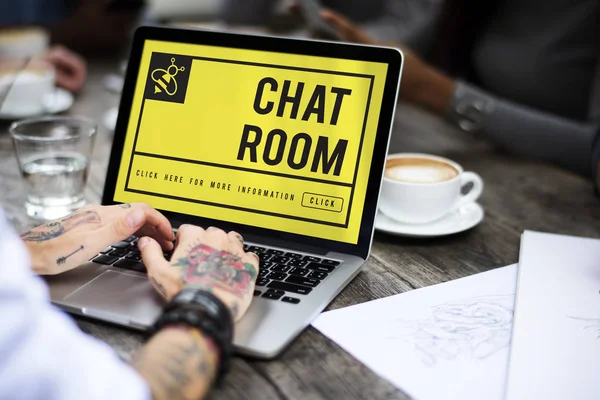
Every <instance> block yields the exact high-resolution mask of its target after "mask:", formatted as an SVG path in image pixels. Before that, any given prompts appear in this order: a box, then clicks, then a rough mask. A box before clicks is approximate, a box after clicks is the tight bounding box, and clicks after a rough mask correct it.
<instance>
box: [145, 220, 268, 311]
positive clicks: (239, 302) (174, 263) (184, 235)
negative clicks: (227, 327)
mask: <svg viewBox="0 0 600 400" xmlns="http://www.w3.org/2000/svg"><path fill="white" fill-rule="evenodd" d="M243 241H244V239H243V238H242V236H241V235H240V234H239V233H236V232H229V233H225V232H224V231H222V230H220V229H217V228H214V227H210V228H208V229H206V230H204V229H202V228H200V227H197V226H193V225H182V226H181V227H179V230H178V232H177V242H176V245H175V251H174V253H173V256H172V257H171V262H170V263H169V261H167V260H165V258H164V256H163V251H162V250H161V249H160V246H159V245H158V243H157V242H156V241H155V240H154V239H151V238H148V237H143V238H141V239H140V240H139V242H138V246H139V248H140V251H141V252H142V259H143V261H144V264H145V265H146V268H147V269H148V276H149V277H150V281H151V282H152V285H153V286H154V288H155V289H156V290H157V291H158V292H159V293H160V294H161V295H162V296H163V297H164V298H165V299H167V300H171V299H172V298H173V297H174V296H175V295H176V294H177V293H179V292H180V291H181V290H182V289H184V288H186V287H192V288H199V289H203V290H207V291H209V292H211V293H212V294H214V295H215V296H217V297H218V298H219V299H220V300H221V301H222V302H223V303H224V304H225V305H226V306H228V307H229V309H230V310H231V313H232V315H233V317H234V319H235V320H236V321H237V320H239V319H240V318H241V317H242V316H243V315H244V314H245V312H246V310H248V307H249V306H250V302H251V301H252V296H253V294H254V284H255V281H256V277H257V275H258V264H259V259H258V256H257V255H256V254H254V253H245V252H244V248H243Z"/></svg>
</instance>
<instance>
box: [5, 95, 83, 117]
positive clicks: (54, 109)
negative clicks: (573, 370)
mask: <svg viewBox="0 0 600 400" xmlns="http://www.w3.org/2000/svg"><path fill="white" fill-rule="evenodd" d="M73 101H74V98H73V94H72V93H71V92H69V91H68V90H65V89H62V88H56V90H55V91H54V92H52V93H48V94H47V95H46V96H44V99H43V104H44V109H43V110H42V111H40V112H36V113H31V112H26V111H20V110H10V111H9V112H2V111H0V119H2V120H11V121H12V120H15V119H22V118H29V117H35V116H38V115H44V114H56V113H60V112H63V111H67V110H68V109H69V108H71V106H72V105H73Z"/></svg>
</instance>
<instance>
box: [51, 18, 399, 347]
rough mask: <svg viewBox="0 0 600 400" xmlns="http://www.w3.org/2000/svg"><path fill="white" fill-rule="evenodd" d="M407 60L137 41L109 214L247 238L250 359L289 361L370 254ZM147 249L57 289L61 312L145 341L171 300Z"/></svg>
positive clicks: (86, 269)
mask: <svg viewBox="0 0 600 400" xmlns="http://www.w3.org/2000/svg"><path fill="white" fill-rule="evenodd" d="M401 66H402V55H401V53H400V52H399V51H398V50H396V49H390V48H383V47H367V46H359V45H351V44H341V43H333V42H323V41H311V40H298V39H288V38H276V37H263V36H249V35H239V34H230V33H220V32H209V31H199V30H198V31H196V30H183V29H170V28H157V27H141V28H139V29H138V30H137V31H136V33H135V35H134V40H133V45H132V50H131V55H130V60H129V63H128V69H127V74H126V78H125V84H124V88H123V93H122V98H121V104H120V108H119V117H118V121H117V125H116V130H115V136H114V143H113V147H112V153H111V156H110V160H109V164H108V172H107V176H106V184H105V188H104V194H103V199H102V203H103V204H105V205H111V204H120V203H130V202H147V203H149V204H150V205H152V206H153V207H155V208H156V209H158V210H160V211H161V212H162V213H164V215H166V216H167V218H168V219H169V220H170V221H171V223H172V225H173V227H174V228H177V227H178V226H180V225H181V224H182V223H187V224H195V225H199V226H202V227H208V226H217V227H220V228H222V229H224V230H226V231H229V230H235V231H237V232H239V233H241V234H242V235H243V237H244V238H245V249H246V250H247V251H254V252H256V253H257V254H258V255H259V256H260V258H261V265H260V272H259V276H258V280H257V283H256V290H255V292H254V299H253V302H252V305H251V307H250V309H249V310H248V312H247V314H246V315H245V316H244V317H243V319H242V320H241V321H240V322H238V323H237V324H236V330H235V339H234V344H235V347H236V350H237V351H238V352H239V353H240V354H243V355H248V356H254V357H258V358H272V357H275V356H276V355H278V354H279V353H280V352H281V351H282V350H283V349H284V348H285V347H286V346H287V345H288V344H289V343H290V342H291V341H292V340H293V338H294V337H296V336H297V335H298V334H299V333H300V332H301V331H302V330H303V329H304V328H305V327H306V326H307V325H308V324H309V323H310V322H311V321H312V320H313V318H315V317H316V316H317V315H318V314H319V313H320V312H321V311H322V310H323V309H324V308H325V307H326V306H327V305H328V304H329V303H330V302H331V301H332V300H333V299H334V298H335V297H336V295H337V294H338V293H339V292H340V291H341V290H342V289H343V288H344V287H345V286H346V285H347V284H348V283H349V282H350V281H351V280H352V279H353V278H354V277H355V276H356V275H357V274H358V272H359V271H360V269H361V266H362V265H363V263H364V262H365V260H366V259H367V257H368V256H369V252H370V249H371V243H372V239H373V229H374V228H373V227H374V219H375V214H376V210H377V202H378V198H379V191H380V186H381V180H382V176H383V170H384V165H385V159H386V155H387V149H388V144H389V138H390V130H391V124H392V121H393V117H394V110H395V107H396V100H397V94H398V87H399V79H400V73H401ZM136 240H137V239H136V238H135V237H132V238H128V239H127V240H125V241H123V242H119V243H116V244H115V245H114V246H111V247H110V248H107V249H105V250H103V251H102V253H101V254H99V255H98V256H96V257H94V258H93V259H92V260H90V261H89V262H87V263H85V264H84V265H82V266H81V267H79V268H77V269H75V270H72V271H70V272H68V273H65V274H62V275H59V276H54V277H48V278H47V281H48V284H49V287H50V292H51V297H52V301H53V302H54V303H55V304H56V305H58V306H59V307H61V308H63V309H64V310H66V311H68V312H70V313H73V314H77V315H83V316H87V317H90V318H94V319H98V320H102V321H107V322H110V323H114V324H118V325H121V326H125V327H129V328H133V329H137V330H142V331H143V330H145V329H147V328H149V327H150V326H151V325H152V323H153V322H154V320H155V319H156V318H157V316H158V315H159V314H160V312H161V309H162V307H163V306H164V302H163V301H162V299H161V298H160V297H159V296H158V295H157V294H156V293H155V292H154V290H153V288H152V286H151V285H150V283H149V282H148V279H147V278H146V274H145V267H144V266H143V264H142V263H141V261H140V258H139V252H138V251H137V246H136Z"/></svg>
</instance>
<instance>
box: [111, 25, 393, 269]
mask: <svg viewBox="0 0 600 400" xmlns="http://www.w3.org/2000/svg"><path fill="white" fill-rule="evenodd" d="M147 40H156V41H165V42H174V43H190V44H200V45H206V46H219V47H229V48H239V49H249V50H259V51H267V52H277V53H288V54H300V55H309V56H317V57H328V58H341V59H349V60H359V61H371V62H379V63H385V64H387V65H388V70H387V76H386V81H385V88H384V93H383V101H382V107H381V110H380V114H379V121H378V125H377V134H376V138H375V146H374V151H373V159H372V161H371V171H370V174H369V180H368V184H367V191H366V196H365V205H364V209H363V216H362V220H361V226H360V231H359V235H358V241H357V243H356V244H351V243H345V242H339V241H335V240H328V239H321V238H316V237H311V236H305V235H300V234H296V233H289V232H282V231H278V230H272V229H265V228H258V227H254V226H248V225H243V224H237V223H231V222H227V221H217V220H213V219H209V218H203V217H197V216H192V215H187V214H180V213H176V212H172V211H166V210H159V211H161V212H162V213H163V214H165V216H167V218H169V220H171V221H172V222H178V223H182V222H185V223H190V224H196V225H200V226H204V227H207V226H218V227H219V228H222V229H224V230H227V231H228V230H235V231H237V232H239V233H240V234H242V235H243V236H244V237H246V238H248V239H250V238H252V239H254V240H256V239H258V238H260V239H261V242H263V243H265V244H273V245H281V244H283V243H293V244H295V245H297V247H298V248H302V247H304V248H310V249H313V250H314V251H319V250H320V251H324V252H327V251H334V252H338V253H342V254H352V255H356V256H359V257H361V258H363V259H366V257H367V255H368V254H369V251H370V247H371V241H372V238H373V227H374V222H375V214H376V210H377V202H378V199H379V192H380V188H381V181H382V176H383V168H384V166H385V159H386V155H387V149H388V144H389V137H390V134H391V125H392V123H393V116H394V111H395V107H396V100H397V91H398V85H399V83H400V72H401V68H402V61H403V58H402V54H401V53H400V51H398V50H396V49H391V48H385V47H367V46H359V45H351V44H341V43H334V42H322V41H312V40H298V39H290V38H280V37H272V36H252V35H242V34H234V33H224V32H214V31H203V30H187V29H174V28H163V27H149V26H143V27H140V28H138V29H137V30H136V32H135V35H134V39H133V43H132V47H131V53H130V58H129V63H128V67H127V72H126V75H125V82H124V85H123V91H122V95H121V103H120V106H119V116H118V118H117V124H116V127H115V134H114V139H113V146H112V151H111V155H110V160H109V164H108V169H107V174H106V182H105V186H104V194H103V198H102V204H104V205H113V204H120V203H119V202H116V201H114V194H115V189H116V184H117V176H118V170H119V166H120V164H121V158H122V155H123V147H124V144H125V136H126V134H127V125H128V123H129V118H130V113H131V107H132V103H133V98H134V93H135V86H136V83H137V80H138V74H139V66H140V61H141V58H142V53H143V49H144V43H145V42H146V41H147ZM255 238H256V239H255Z"/></svg>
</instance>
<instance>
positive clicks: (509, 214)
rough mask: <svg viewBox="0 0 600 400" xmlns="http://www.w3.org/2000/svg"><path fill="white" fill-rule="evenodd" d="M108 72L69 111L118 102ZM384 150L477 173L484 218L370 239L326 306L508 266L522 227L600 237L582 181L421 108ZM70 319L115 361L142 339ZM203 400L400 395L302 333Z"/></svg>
mask: <svg viewBox="0 0 600 400" xmlns="http://www.w3.org/2000/svg"><path fill="white" fill-rule="evenodd" d="M116 70H117V68H116V65H113V64H109V63H107V64H94V65H92V66H91V71H90V82H89V84H88V85H87V86H86V87H85V89H84V90H83V91H82V92H81V93H80V94H79V95H78V96H77V100H76V103H75V105H74V107H73V108H72V109H71V110H70V111H69V113H70V114H78V115H85V116H88V117H92V118H95V119H96V120H98V121H99V122H100V121H101V119H102V117H103V115H104V113H105V112H106V111H107V110H108V109H109V108H110V107H114V106H116V105H117V104H118V101H119V97H118V95H117V94H114V93H111V92H108V91H107V90H105V89H104V87H103V79H104V77H105V75H106V74H107V73H112V72H115V71H116ZM7 128H8V124H7V123H3V124H2V125H0V205H2V207H4V209H5V211H6V214H7V215H8V217H9V219H10V220H11V221H12V223H13V224H14V226H15V227H16V229H17V230H19V231H21V230H24V229H25V228H27V227H28V226H31V225H32V222H31V221H29V220H28V219H27V217H26V216H25V213H24V209H23V201H24V193H23V188H22V185H21V178H20V175H19V171H18V168H17V163H16V160H15V157H14V150H13V147H12V143H11V140H10V136H9V134H8V131H7ZM112 137H113V134H112V132H110V131H109V130H107V129H105V128H104V127H102V126H101V127H100V130H99V133H98V137H97V141H96V147H95V152H94V157H93V161H92V164H91V174H90V179H89V184H88V187H87V190H86V196H87V199H88V201H90V202H99V201H100V195H101V193H102V190H103V185H104V175H105V173H106V167H107V163H108V156H109V154H110V148H111V143H112ZM540 145H543V144H540ZM390 151H391V152H400V151H402V152H407V151H410V152H426V153H432V154H437V155H442V156H446V157H449V158H452V159H454V160H455V161H457V162H459V163H460V164H461V165H462V166H463V167H464V168H465V170H471V171H475V172H477V173H479V174H480V175H481V176H482V178H483V180H484V181H485V190H484V194H483V196H482V197H481V199H480V203H481V205H482V206H483V207H484V209H485V219H484V220H483V222H482V223H481V224H480V225H479V226H477V227H475V228H474V229H471V230H470V231H467V232H463V233H460V234H457V235H453V236H449V237H444V238H435V239H407V238H401V237H394V236H389V235H385V234H379V233H377V234H376V235H375V241H374V244H373V250H372V253H371V257H370V258H369V259H368V260H367V262H366V264H365V268H364V270H363V272H361V273H360V274H359V275H358V277H357V278H356V279H355V280H354V281H353V282H351V283H350V285H349V286H348V287H347V288H346V289H345V290H344V291H343V292H342V293H341V294H340V295H339V296H338V297H337V298H336V299H335V300H334V301H333V303H332V304H331V305H330V307H329V308H330V309H336V308H340V307H346V306H350V305H353V304H358V303H362V302H365V301H368V300H373V299H377V298H381V297H385V296H390V295H393V294H397V293H402V292H405V291H408V290H412V289H416V288H420V287H424V286H428V285H432V284H436V283H440V282H445V281H448V280H452V279H456V278H460V277H464V276H468V275H471V274H474V273H477V272H482V271H487V270H490V269H493V268H496V267H499V266H504V265H508V264H512V263H515V262H516V261H517V260H518V251H519V238H520V235H521V232H522V231H523V230H524V229H532V230H539V231H546V232H555V233H564V234H571V235H578V236H589V237H598V236H600V199H598V198H596V197H595V196H594V194H593V190H592V185H591V182H590V181H588V180H586V179H584V178H582V177H580V176H577V175H574V174H572V173H570V172H566V171H562V170H560V169H557V168H555V167H553V166H549V165H545V164H542V163H537V162H531V161H527V160H524V159H520V158H517V157H514V156H511V155H508V154H505V153H503V152H502V151H500V150H498V149H495V148H494V147H493V146H491V145H489V144H488V143H486V142H485V141H483V140H479V139H478V138H477V137H474V136H471V135H468V134H465V133H463V132H460V131H458V130H456V129H454V128H452V127H451V126H449V125H448V124H446V123H445V122H444V121H442V120H440V119H438V118H436V117H433V116H431V115H430V114H428V113H426V112H424V111H421V110H418V109H415V108H413V107H410V106H407V105H403V104H401V105H399V106H398V110H397V112H396V120H395V123H394V128H393V139H392V143H391V145H390ZM78 323H79V326H80V327H81V329H82V330H84V331H85V332H87V333H89V334H91V335H93V336H95V337H97V338H99V339H101V340H104V341H106V342H108V343H109V344H110V345H111V346H113V347H114V348H115V350H116V351H117V352H118V353H119V354H120V355H121V356H122V357H123V358H124V359H129V358H130V357H131V355H132V353H133V352H134V351H135V350H136V348H138V346H140V344H141V343H142V342H141V337H140V336H139V335H137V334H135V333H132V332H130V331H128V330H124V329H120V328H116V327H114V326H109V325H106V324H102V323H97V322H92V321H87V320H83V319H79V320H78ZM390 356H393V355H390ZM90 362H93V360H90ZM210 398H212V399H249V398H251V399H265V400H266V399H303V400H306V399H404V398H407V397H406V396H405V395H404V394H403V393H402V392H401V391H398V390H396V389H395V388H394V387H393V386H392V385H391V384H389V383H388V382H387V381H385V380H383V379H381V378H379V377H378V376H377V375H375V374H374V373H373V372H371V371H370V370H368V369H367V368H366V367H364V366H363V365H362V364H361V363H359V362H358V361H356V360H355V359H354V358H352V357H350V356H349V355H348V354H347V353H346V352H344V351H343V350H341V349H340V348H339V347H337V346H336V345H335V344H333V343H332V342H330V341H329V340H327V339H325V338H324V337H323V336H322V335H320V334H319V333H318V332H317V331H315V330H314V329H312V328H309V329H307V330H306V331H305V332H304V333H302V334H301V335H300V336H299V337H298V339H297V340H296V341H295V342H293V343H292V345H291V346H290V347H289V348H288V349H287V350H286V351H285V352H284V353H283V354H282V355H281V356H280V357H279V358H278V359H276V360H275V361H270V362H264V361H256V360H249V359H242V358H236V359H235V360H234V362H233V365H232V370H231V373H230V374H229V375H228V376H227V378H226V379H225V380H224V382H223V383H222V385H221V386H220V387H218V388H216V389H215V390H214V391H213V392H212V394H211V396H210Z"/></svg>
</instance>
